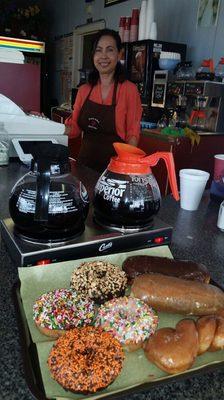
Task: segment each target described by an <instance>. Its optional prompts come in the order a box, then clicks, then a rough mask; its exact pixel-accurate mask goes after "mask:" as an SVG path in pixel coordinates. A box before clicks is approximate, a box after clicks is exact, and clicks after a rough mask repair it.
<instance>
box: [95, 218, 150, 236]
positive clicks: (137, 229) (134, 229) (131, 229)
mask: <svg viewBox="0 0 224 400" xmlns="http://www.w3.org/2000/svg"><path fill="white" fill-rule="evenodd" d="M93 219H94V221H95V222H96V224H98V225H100V226H102V227H103V228H105V229H109V230H110V231H116V232H121V233H136V232H143V231H146V230H148V229H153V226H154V223H153V220H151V223H149V224H147V225H143V226H137V227H127V226H120V227H118V226H116V225H112V224H109V223H108V224H104V223H103V222H101V221H100V220H99V219H98V218H97V217H96V216H95V215H94V217H93Z"/></svg>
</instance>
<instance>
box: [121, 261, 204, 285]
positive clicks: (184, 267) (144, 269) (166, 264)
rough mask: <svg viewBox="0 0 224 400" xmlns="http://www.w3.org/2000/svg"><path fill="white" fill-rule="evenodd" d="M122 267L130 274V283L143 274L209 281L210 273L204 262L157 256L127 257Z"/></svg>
mask: <svg viewBox="0 0 224 400" xmlns="http://www.w3.org/2000/svg"><path fill="white" fill-rule="evenodd" d="M122 269H123V270H124V271H125V272H126V274H127V276H128V283H129V284H131V283H132V281H133V280H134V278H135V277H136V276H138V275H142V274H151V273H152V274H153V273H158V274H163V275H169V276H175V277H177V278H182V279H187V280H192V281H200V282H204V283H209V281H210V275H209V272H208V270H207V268H206V267H205V265H203V264H198V263H196V262H193V261H188V260H177V259H176V260H174V259H172V258H167V257H156V256H147V255H145V256H144V255H141V256H132V257H128V258H126V260H125V261H124V262H123V265H122Z"/></svg>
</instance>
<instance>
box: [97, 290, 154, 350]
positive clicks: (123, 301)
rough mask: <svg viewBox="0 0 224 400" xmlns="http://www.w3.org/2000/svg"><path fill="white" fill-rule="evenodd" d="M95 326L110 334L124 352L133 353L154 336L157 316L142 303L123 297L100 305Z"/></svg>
mask: <svg viewBox="0 0 224 400" xmlns="http://www.w3.org/2000/svg"><path fill="white" fill-rule="evenodd" d="M95 325H96V326H101V327H102V328H103V329H104V330H105V331H107V332H110V333H111V334H112V335H113V336H114V337H115V338H116V339H118V340H119V341H120V343H121V344H122V345H123V346H125V349H126V350H128V351H134V350H137V349H139V348H140V347H142V344H143V342H144V341H145V340H147V339H148V338H149V336H151V335H153V334H154V332H155V330H156V328H157V325H158V316H157V315H155V313H154V311H153V310H152V308H151V307H149V306H148V305H147V304H146V303H144V302H143V301H141V300H139V299H136V298H134V297H127V296H125V297H119V298H117V299H113V300H110V301H107V302H106V303H105V304H103V305H101V306H100V307H99V310H98V314H97V316H96V320H95Z"/></svg>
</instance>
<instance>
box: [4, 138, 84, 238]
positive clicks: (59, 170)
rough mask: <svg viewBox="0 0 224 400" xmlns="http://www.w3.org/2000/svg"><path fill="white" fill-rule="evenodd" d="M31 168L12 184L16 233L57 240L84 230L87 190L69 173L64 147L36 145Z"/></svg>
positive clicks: (11, 205) (12, 210) (25, 236)
mask: <svg viewBox="0 0 224 400" xmlns="http://www.w3.org/2000/svg"><path fill="white" fill-rule="evenodd" d="M33 157H34V158H33V160H32V163H31V170H30V171H29V172H28V173H27V174H25V175H24V176H23V177H22V178H21V179H19V181H18V182H17V183H16V184H15V186H14V187H13V189H12V192H11V196H10V199H9V211H10V215H11V217H12V219H13V221H14V223H15V228H16V233H18V234H20V235H21V236H22V237H23V238H25V239H27V240H30V241H37V242H38V241H40V242H48V241H50V242H51V241H52V242H54V241H55V242H59V241H64V240H68V239H70V238H74V237H76V236H78V235H80V234H81V233H82V232H83V230H84V227H85V225H84V221H85V219H86V217H87V213H88V209H89V198H88V193H87V191H86V189H85V187H84V185H83V184H82V183H81V182H80V181H79V180H78V179H77V178H76V177H75V176H73V175H71V173H70V171H71V166H70V161H69V153H68V148H67V147H65V146H62V145H60V144H46V143H45V144H40V145H38V146H36V150H35V153H34V154H33Z"/></svg>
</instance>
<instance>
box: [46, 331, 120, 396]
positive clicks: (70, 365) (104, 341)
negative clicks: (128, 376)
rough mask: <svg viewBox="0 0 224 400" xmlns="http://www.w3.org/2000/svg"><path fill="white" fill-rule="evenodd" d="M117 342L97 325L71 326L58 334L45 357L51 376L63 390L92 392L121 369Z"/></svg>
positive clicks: (102, 385) (107, 383)
mask: <svg viewBox="0 0 224 400" xmlns="http://www.w3.org/2000/svg"><path fill="white" fill-rule="evenodd" d="M123 360H124V353H123V349H122V346H121V344H120V343H119V342H118V340H117V339H115V338H113V337H112V336H111V335H110V334H109V333H107V332H104V331H103V330H102V329H100V328H95V327H93V326H86V327H84V328H79V329H78V328H74V329H72V330H71V331H68V332H66V333H65V335H64V336H61V337H60V338H59V339H58V340H57V341H56V343H55V344H54V346H53V348H52V349H51V352H50V354H49V357H48V366H49V369H50V372H51V376H52V378H53V379H54V380H56V381H57V382H58V383H59V384H60V385H61V386H62V387H63V388H64V389H65V390H70V391H71V392H76V393H83V394H87V393H95V392H96V391H98V390H100V389H104V388H105V387H107V386H108V385H110V384H111V383H112V382H113V381H114V380H115V379H116V377H117V376H118V375H119V373H120V372H121V369H122V366H123Z"/></svg>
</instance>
